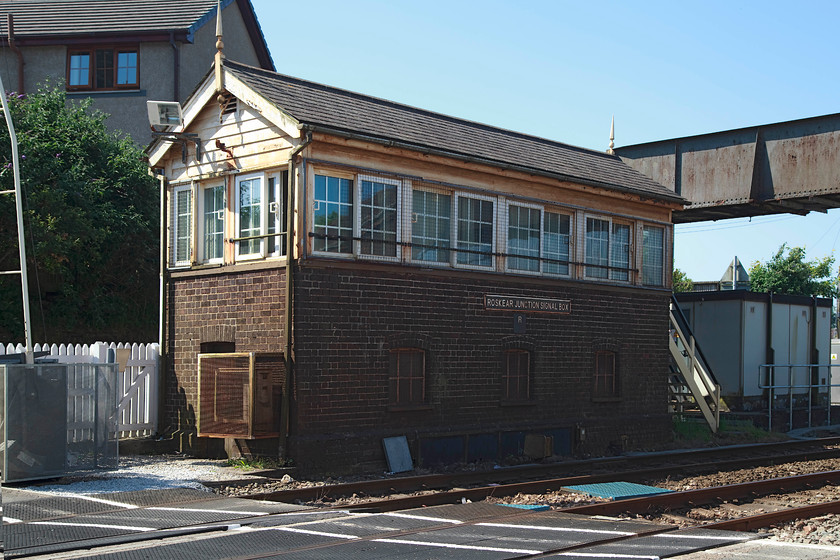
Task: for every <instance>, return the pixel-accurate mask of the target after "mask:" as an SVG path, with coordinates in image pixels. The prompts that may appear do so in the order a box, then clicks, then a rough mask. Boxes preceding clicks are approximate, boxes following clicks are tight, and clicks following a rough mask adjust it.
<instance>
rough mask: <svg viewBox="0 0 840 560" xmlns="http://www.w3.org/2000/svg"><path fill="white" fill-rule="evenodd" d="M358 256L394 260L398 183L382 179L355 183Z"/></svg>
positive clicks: (396, 240)
mask: <svg viewBox="0 0 840 560" xmlns="http://www.w3.org/2000/svg"><path fill="white" fill-rule="evenodd" d="M359 185H360V187H359V206H358V208H359V236H360V238H361V241H360V242H359V252H360V254H362V255H372V256H381V257H396V256H397V242H398V241H399V235H398V231H397V224H398V221H397V200H398V198H399V183H398V182H397V181H390V180H384V179H373V178H361V179H360V181H359Z"/></svg>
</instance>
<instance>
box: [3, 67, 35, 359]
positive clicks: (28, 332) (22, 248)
mask: <svg viewBox="0 0 840 560" xmlns="http://www.w3.org/2000/svg"><path fill="white" fill-rule="evenodd" d="M5 92H6V89H5V88H4V87H3V80H2V78H0V103H2V105H3V115H4V116H5V117H6V126H7V127H8V128H9V138H10V139H11V141H12V142H11V143H12V171H13V172H14V180H15V209H16V210H17V232H18V249H19V252H20V287H21V293H22V296H23V330H24V339H25V342H26V350H25V351H26V363H27V364H32V363H34V362H35V359H34V355H33V353H32V322H31V320H30V317H29V279H28V277H27V275H26V244H25V242H24V234H23V197H22V196H21V189H20V158H19V157H18V143H17V134H15V125H14V124H13V123H12V114H11V112H10V111H9V105H8V101H7V99H6V93H5Z"/></svg>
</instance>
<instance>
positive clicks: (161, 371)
mask: <svg viewBox="0 0 840 560" xmlns="http://www.w3.org/2000/svg"><path fill="white" fill-rule="evenodd" d="M158 181H159V182H160V278H159V280H158V285H159V288H160V295H159V302H158V304H159V307H158V345H159V346H160V354H159V356H158V361H159V363H158V432H160V429H161V426H163V425H164V424H163V421H164V420H165V418H164V415H165V409H166V373H167V371H166V367H167V357H168V353H167V350H166V306H165V303H166V256H167V251H166V241H167V236H166V218H167V216H166V176H165V175H163V174H160V175H158Z"/></svg>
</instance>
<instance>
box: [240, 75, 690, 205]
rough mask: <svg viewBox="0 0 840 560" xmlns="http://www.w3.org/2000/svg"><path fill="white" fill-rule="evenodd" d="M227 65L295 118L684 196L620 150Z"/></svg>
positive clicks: (658, 195) (643, 192)
mask: <svg viewBox="0 0 840 560" xmlns="http://www.w3.org/2000/svg"><path fill="white" fill-rule="evenodd" d="M224 64H225V68H226V69H227V70H229V71H230V72H232V73H233V74H234V75H235V76H236V77H238V78H239V79H241V80H242V81H243V82H244V83H246V84H248V85H249V86H250V87H251V88H253V89H254V90H255V91H256V92H257V93H259V94H260V95H262V96H263V97H265V98H266V99H267V100H269V101H270V102H271V103H273V104H275V105H276V106H277V107H278V108H280V109H281V110H283V111H285V112H286V113H287V114H289V115H290V116H291V117H292V118H294V119H296V120H297V121H298V122H300V123H302V124H305V125H313V126H316V127H322V128H326V129H330V130H333V131H336V132H337V133H342V132H343V133H349V134H362V135H366V136H368V137H372V138H377V139H379V140H383V141H394V142H400V143H404V144H407V145H410V146H412V147H414V148H415V149H418V150H431V151H439V152H443V153H445V154H447V155H450V156H453V157H458V156H459V155H460V156H462V157H466V158H471V159H478V160H481V161H486V162H488V163H491V164H492V163H496V164H499V165H502V166H512V167H515V168H519V169H522V170H524V171H530V172H533V173H536V174H540V175H547V176H553V177H558V178H561V179H565V180H569V181H574V182H579V183H583V184H589V185H595V186H599V187H604V188H608V189H611V190H618V191H623V192H630V193H633V194H637V195H640V196H645V197H650V198H655V199H659V200H668V201H674V202H683V201H684V200H683V198H682V197H680V196H679V195H677V194H675V193H674V192H673V191H671V190H669V189H667V188H666V187H664V186H662V185H660V184H659V183H656V182H655V181H653V180H652V179H649V178H648V177H646V176H645V175H643V174H641V173H639V172H638V171H636V170H634V169H632V168H631V167H630V166H628V165H626V164H625V163H623V162H622V161H621V159H620V158H618V157H617V156H613V155H609V154H606V153H603V152H597V151H594V150H588V149H584V148H578V147H575V146H570V145H568V144H563V143H560V142H555V141H552V140H546V139H544V138H539V137H535V136H529V135H526V134H521V133H517V132H512V131H508V130H504V129H500V128H495V127H492V126H488V125H484V124H479V123H475V122H471V121H466V120H462V119H457V118H454V117H449V116H446V115H442V114H439V113H433V112H430V111H426V110H423V109H417V108H415V107H411V106H408V105H402V104H399V103H395V102H392V101H387V100H383V99H378V98H375V97H370V96H367V95H362V94H358V93H353V92H350V91H346V90H342V89H338V88H334V87H330V86H325V85H321V84H317V83H314V82H309V81H305V80H301V79H298V78H293V77H290V76H285V75H282V74H278V73H276V72H270V71H265V70H261V69H259V68H254V67H251V66H247V65H244V64H240V63H237V62H234V61H230V60H226V61H225V63H224Z"/></svg>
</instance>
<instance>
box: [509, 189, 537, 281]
mask: <svg viewBox="0 0 840 560" xmlns="http://www.w3.org/2000/svg"><path fill="white" fill-rule="evenodd" d="M511 206H519V207H521V208H530V209H532V210H538V211H539V213H540V224H539V231H538V237H539V239H538V241H539V245H540V247H539V250H538V251H537V255H536V257H533V260H534V261H536V263H537V270H523V269H520V268H511V266H510V261H511V260H512V259H517V258H519V259H526V260H532V258H531V257H525V256H519V255H514V254H513V253H511V249H510V207H511ZM504 207H505V210H504V212H505V220H504V222H505V227H504V232H502V233H503V234H504V239H505V251H504V252H505V272H511V273H514V274H530V275H540V274H542V268H543V267H542V252H543V231H544V229H543V228H544V227H545V206H544V205H541V204H533V203H529V202H522V201H516V200H507V201H506V203H505V205H504ZM497 227H498V226H497Z"/></svg>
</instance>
